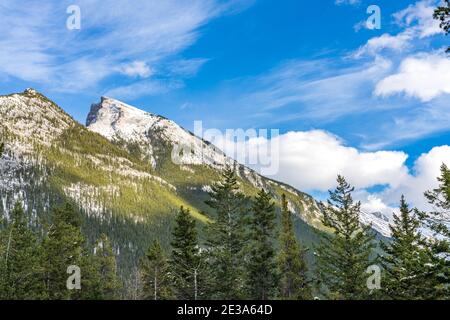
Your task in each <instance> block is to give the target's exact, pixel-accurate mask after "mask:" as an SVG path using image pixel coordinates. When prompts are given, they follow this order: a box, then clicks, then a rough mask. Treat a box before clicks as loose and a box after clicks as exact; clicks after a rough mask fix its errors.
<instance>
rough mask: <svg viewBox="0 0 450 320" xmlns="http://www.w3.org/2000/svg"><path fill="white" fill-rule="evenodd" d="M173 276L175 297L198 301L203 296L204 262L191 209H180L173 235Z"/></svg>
mask: <svg viewBox="0 0 450 320" xmlns="http://www.w3.org/2000/svg"><path fill="white" fill-rule="evenodd" d="M172 236H173V241H172V248H173V249H172V257H171V261H170V267H171V268H170V271H171V274H172V281H173V286H174V288H175V297H176V298H177V299H184V300H197V299H199V298H201V297H202V296H203V292H204V291H203V290H204V289H203V282H204V281H203V278H204V267H205V265H204V262H203V259H202V257H201V254H200V250H199V246H198V239H197V230H196V226H195V220H194V219H193V218H192V217H191V215H190V211H189V209H184V208H183V207H181V208H180V212H179V213H178V215H177V217H176V219H175V228H174V230H173V233H172Z"/></svg>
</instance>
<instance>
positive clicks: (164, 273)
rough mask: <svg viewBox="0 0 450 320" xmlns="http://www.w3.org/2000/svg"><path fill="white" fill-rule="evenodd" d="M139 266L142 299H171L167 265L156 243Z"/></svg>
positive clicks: (161, 250) (155, 242)
mask: <svg viewBox="0 0 450 320" xmlns="http://www.w3.org/2000/svg"><path fill="white" fill-rule="evenodd" d="M140 265H141V279H142V280H141V281H142V284H143V288H142V295H141V296H142V298H143V299H145V300H165V299H170V298H172V289H171V286H170V284H171V283H170V273H169V264H168V261H167V258H166V256H165V254H164V251H163V249H162V248H161V245H160V243H159V242H158V241H153V243H152V244H151V245H150V247H149V248H148V250H147V254H146V255H145V257H144V258H143V259H142V260H141V263H140Z"/></svg>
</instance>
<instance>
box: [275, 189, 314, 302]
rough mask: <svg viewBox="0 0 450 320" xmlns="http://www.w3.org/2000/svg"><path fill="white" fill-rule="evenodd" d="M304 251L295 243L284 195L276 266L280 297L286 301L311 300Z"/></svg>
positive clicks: (292, 226) (290, 215)
mask: <svg viewBox="0 0 450 320" xmlns="http://www.w3.org/2000/svg"><path fill="white" fill-rule="evenodd" d="M305 254H306V250H305V249H304V248H302V246H301V245H300V244H299V242H298V241H297V238H296V237H295V233H294V225H293V221H292V213H291V212H290V211H289V209H288V203H287V200H286V195H285V194H283V195H282V196H281V233H280V252H279V254H278V266H279V270H280V274H281V279H280V290H279V291H280V295H281V298H282V299H286V300H307V299H311V298H312V294H311V288H310V281H309V280H308V276H307V273H308V267H307V264H306V261H305Z"/></svg>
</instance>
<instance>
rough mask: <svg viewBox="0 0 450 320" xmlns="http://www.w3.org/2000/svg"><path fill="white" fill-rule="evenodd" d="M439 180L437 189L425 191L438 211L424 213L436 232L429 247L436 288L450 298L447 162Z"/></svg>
mask: <svg viewBox="0 0 450 320" xmlns="http://www.w3.org/2000/svg"><path fill="white" fill-rule="evenodd" d="M438 182H439V186H438V187H437V188H436V189H433V190H430V191H427V192H425V197H426V198H427V200H428V202H429V203H430V205H432V206H433V207H434V208H436V211H434V212H429V213H422V214H423V216H424V219H425V221H426V225H427V226H428V227H429V228H430V229H431V230H432V231H433V232H434V237H433V238H432V239H428V247H429V248H430V250H431V251H432V253H433V261H432V265H433V266H434V273H433V274H434V276H435V277H436V278H437V281H438V282H439V285H437V286H436V288H435V290H436V291H437V292H439V297H440V298H442V299H450V241H449V239H450V229H449V226H450V170H449V169H448V168H447V166H446V165H445V164H442V166H441V175H440V177H438Z"/></svg>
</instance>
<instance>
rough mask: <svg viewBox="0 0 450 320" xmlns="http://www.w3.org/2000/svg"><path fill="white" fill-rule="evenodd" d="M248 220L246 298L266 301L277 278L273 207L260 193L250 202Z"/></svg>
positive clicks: (264, 194) (276, 283) (274, 290)
mask: <svg viewBox="0 0 450 320" xmlns="http://www.w3.org/2000/svg"><path fill="white" fill-rule="evenodd" d="M251 213H252V215H251V217H250V219H249V230H250V236H249V243H248V248H249V251H248V257H247V258H248V261H247V266H246V267H247V278H246V285H247V291H248V295H249V298H250V299H255V300H268V299H273V298H274V297H276V295H277V288H278V275H277V270H276V269H277V264H276V255H275V248H274V243H273V239H274V237H275V235H274V233H275V226H276V222H275V218H276V215H275V204H274V203H273V201H272V199H271V196H270V194H269V193H267V192H265V191H264V190H261V191H260V192H259V193H258V195H257V196H256V198H255V199H254V201H253V205H252V210H251Z"/></svg>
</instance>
